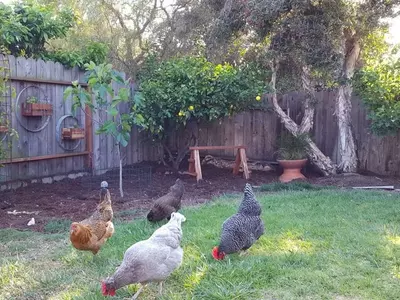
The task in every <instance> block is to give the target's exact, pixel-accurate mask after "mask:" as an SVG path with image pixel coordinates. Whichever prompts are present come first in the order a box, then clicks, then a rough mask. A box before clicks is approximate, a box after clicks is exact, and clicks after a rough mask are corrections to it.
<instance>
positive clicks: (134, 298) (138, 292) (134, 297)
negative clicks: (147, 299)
mask: <svg viewBox="0 0 400 300" xmlns="http://www.w3.org/2000/svg"><path fill="white" fill-rule="evenodd" d="M145 286H146V285H145V284H140V288H139V289H138V290H137V292H136V293H135V295H133V297H132V300H136V299H137V297H139V294H140V293H141V292H142V290H143V288H144V287H145Z"/></svg>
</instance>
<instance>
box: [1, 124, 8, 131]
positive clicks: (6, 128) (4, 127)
mask: <svg viewBox="0 0 400 300" xmlns="http://www.w3.org/2000/svg"><path fill="white" fill-rule="evenodd" d="M0 132H2V133H4V132H8V126H6V125H0Z"/></svg>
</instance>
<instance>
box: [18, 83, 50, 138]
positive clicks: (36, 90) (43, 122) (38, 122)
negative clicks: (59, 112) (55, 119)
mask: <svg viewBox="0 0 400 300" xmlns="http://www.w3.org/2000/svg"><path fill="white" fill-rule="evenodd" d="M28 91H29V93H28ZM25 93H26V94H28V95H29V97H35V98H39V95H42V96H43V97H42V98H39V99H40V101H39V102H41V103H48V104H50V102H49V98H48V97H47V94H46V92H45V90H43V89H42V88H41V87H38V86H36V85H30V86H27V87H25V88H23V89H22V90H21V91H20V92H19V93H18V96H17V100H16V101H15V115H16V117H17V120H18V123H19V124H20V125H21V126H22V127H23V128H24V129H25V130H27V131H30V132H40V131H42V130H43V129H44V128H46V126H47V125H49V123H50V118H51V115H46V116H43V117H39V119H38V118H35V120H34V121H33V120H31V118H25V117H23V115H22V109H21V106H22V104H24V103H26V99H25V101H23V100H21V98H22V96H23V95H24V94H25ZM30 94H35V96H32V95H30ZM27 98H28V97H27Z"/></svg>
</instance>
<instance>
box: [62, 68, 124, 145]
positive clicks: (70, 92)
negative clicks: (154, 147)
mask: <svg viewBox="0 0 400 300" xmlns="http://www.w3.org/2000/svg"><path fill="white" fill-rule="evenodd" d="M85 68H86V70H87V72H86V78H87V82H88V86H89V88H90V90H91V92H92V93H93V95H94V97H95V101H94V103H92V94H91V93H90V91H88V90H86V89H84V88H82V87H81V86H80V85H79V84H78V83H77V82H74V83H73V86H71V87H68V88H67V89H66V90H65V92H64V99H67V98H68V97H70V96H72V101H73V106H72V107H73V110H74V111H75V110H76V109H77V108H81V109H84V107H85V106H86V105H87V106H88V107H90V108H91V109H92V110H93V111H96V112H98V113H102V112H105V113H107V115H108V116H109V117H110V118H106V119H104V120H99V121H98V123H99V125H100V127H99V129H98V131H97V133H98V134H100V133H105V134H108V135H111V136H112V137H114V139H115V140H116V142H117V143H118V144H119V145H121V146H123V147H126V146H127V145H128V142H129V139H130V131H131V125H130V121H131V115H130V114H129V113H122V112H121V110H120V104H122V103H127V102H128V101H129V100H130V91H129V88H128V86H129V80H124V79H123V77H122V75H121V73H119V72H117V71H115V70H113V69H112V65H110V64H100V65H96V64H95V63H94V62H91V63H90V64H85ZM113 84H120V85H122V86H125V87H122V88H119V89H118V92H116V90H115V89H114V88H113Z"/></svg>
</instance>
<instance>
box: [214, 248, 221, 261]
mask: <svg viewBox="0 0 400 300" xmlns="http://www.w3.org/2000/svg"><path fill="white" fill-rule="evenodd" d="M212 257H213V258H214V259H216V260H221V258H220V257H219V253H218V246H215V247H214V248H213V250H212Z"/></svg>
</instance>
